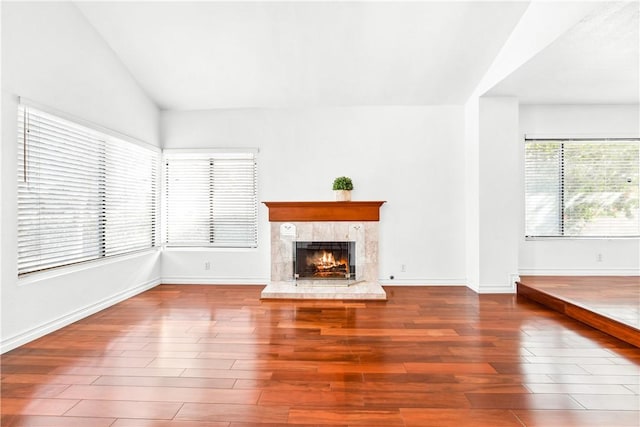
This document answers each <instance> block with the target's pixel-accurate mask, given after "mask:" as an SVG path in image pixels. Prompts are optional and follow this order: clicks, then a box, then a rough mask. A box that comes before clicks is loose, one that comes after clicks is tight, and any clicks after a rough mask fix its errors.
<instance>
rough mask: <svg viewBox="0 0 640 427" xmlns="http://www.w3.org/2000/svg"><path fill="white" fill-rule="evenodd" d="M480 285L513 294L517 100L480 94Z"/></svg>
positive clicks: (516, 227)
mask: <svg viewBox="0 0 640 427" xmlns="http://www.w3.org/2000/svg"><path fill="white" fill-rule="evenodd" d="M479 120H480V124H479V126H480V139H479V173H478V181H479V222H480V224H479V228H480V231H479V263H480V271H479V286H478V291H479V292H482V293H487V292H512V291H514V289H515V288H514V286H515V284H514V281H513V278H514V276H517V273H518V251H517V250H516V248H517V246H518V240H519V238H518V232H519V231H520V229H521V226H520V224H521V223H522V218H521V217H520V215H519V214H520V209H519V208H518V205H519V203H518V201H519V198H520V197H519V190H520V189H521V183H520V176H519V173H518V172H519V170H520V168H519V163H518V145H517V141H518V100H517V98H514V97H481V98H480V112H479Z"/></svg>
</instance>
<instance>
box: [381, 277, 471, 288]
mask: <svg viewBox="0 0 640 427" xmlns="http://www.w3.org/2000/svg"><path fill="white" fill-rule="evenodd" d="M378 283H380V284H381V285H384V286H467V284H466V280H465V279H433V278H431V279H429V278H426V279H393V280H391V279H384V280H378Z"/></svg>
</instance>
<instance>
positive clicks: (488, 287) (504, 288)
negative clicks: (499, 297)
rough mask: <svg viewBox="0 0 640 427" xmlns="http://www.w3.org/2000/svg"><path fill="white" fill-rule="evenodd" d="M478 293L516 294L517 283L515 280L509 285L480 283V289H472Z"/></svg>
mask: <svg viewBox="0 0 640 427" xmlns="http://www.w3.org/2000/svg"><path fill="white" fill-rule="evenodd" d="M472 290H473V291H474V292H476V293H477V294H515V293H516V284H515V282H514V283H513V284H511V286H509V285H508V284H507V285H505V284H492V283H486V284H480V287H479V288H478V289H472Z"/></svg>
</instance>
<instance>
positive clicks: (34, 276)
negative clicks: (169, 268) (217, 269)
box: [18, 246, 162, 286]
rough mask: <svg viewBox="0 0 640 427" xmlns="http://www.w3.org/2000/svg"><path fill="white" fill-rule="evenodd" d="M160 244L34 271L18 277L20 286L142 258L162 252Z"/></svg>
mask: <svg viewBox="0 0 640 427" xmlns="http://www.w3.org/2000/svg"><path fill="white" fill-rule="evenodd" d="M161 250H162V249H161V248H160V247H159V246H157V247H155V248H151V249H145V250H143V251H139V252H135V253H132V254H125V255H116V256H112V257H108V258H100V259H95V260H91V261H86V262H82V263H79V264H74V265H67V266H63V267H56V268H52V269H51V270H46V271H34V272H33V273H27V274H25V275H23V276H19V277H18V286H24V285H29V284H32V283H37V282H41V281H43V280H48V279H53V278H55V277H60V276H65V275H67V274H73V273H77V272H80V271H84V270H89V269H92V268H96V267H102V266H105V265H109V264H115V263H118V262H122V261H126V260H129V259H135V258H140V257H143V256H147V255H150V254H154V253H157V254H159V253H160V252H161Z"/></svg>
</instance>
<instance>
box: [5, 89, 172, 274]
mask: <svg viewBox="0 0 640 427" xmlns="http://www.w3.org/2000/svg"><path fill="white" fill-rule="evenodd" d="M28 110H30V111H33V114H35V115H40V116H41V117H42V118H45V120H50V121H51V123H56V124H59V125H60V126H61V128H60V129H62V131H65V130H71V129H75V130H82V131H83V132H86V134H87V135H90V136H91V138H93V139H94V140H95V141H98V145H96V146H94V147H93V150H94V151H95V152H96V153H98V154H96V156H95V158H93V161H95V162H97V163H98V164H100V165H101V166H100V167H99V168H98V170H97V171H96V177H97V178H96V181H95V182H94V184H93V185H94V186H97V188H98V190H97V191H96V193H95V194H93V195H92V196H91V197H93V198H97V200H99V201H100V205H101V207H100V209H99V211H100V214H98V216H97V217H94V216H93V214H92V215H91V218H93V220H92V221H94V222H95V224H94V225H93V226H92V230H93V231H92V232H94V233H95V234H96V235H97V236H98V238H97V242H89V243H88V245H89V247H92V248H93V249H91V250H90V251H91V252H92V255H91V256H86V257H82V259H79V258H78V257H75V256H71V257H69V256H68V254H67V256H66V257H62V258H63V259H61V260H60V261H59V262H52V261H51V260H50V259H47V258H46V257H45V258H43V259H42V260H39V261H38V262H37V263H35V264H30V263H28V262H27V259H28V258H26V257H25V255H22V256H21V251H23V252H22V254H24V250H25V247H28V245H27V244H26V241H25V239H26V234H23V233H24V231H23V232H22V233H21V232H20V226H21V224H24V221H25V217H24V214H23V215H21V214H20V212H18V213H17V215H16V224H17V227H18V231H17V235H16V251H17V252H16V258H17V264H16V266H17V269H16V273H17V276H18V278H19V279H20V281H21V282H23V281H25V280H26V279H27V278H28V277H33V276H37V277H40V276H42V275H46V276H50V275H58V274H64V273H65V272H67V271H70V270H72V271H73V270H75V269H78V268H85V267H84V266H85V265H89V264H91V263H100V262H105V261H107V260H108V261H109V262H113V260H117V259H118V258H120V257H128V256H132V255H137V254H141V253H144V252H148V251H155V250H157V249H158V248H160V244H159V243H160V240H159V233H158V229H159V225H160V224H159V221H160V174H159V167H160V158H161V150H160V148H158V147H156V146H154V145H151V144H148V143H145V142H142V141H139V140H137V139H135V138H132V137H130V136H128V135H124V134H122V133H119V132H116V131H113V130H111V129H108V128H105V127H102V126H100V125H96V124H94V123H92V122H89V121H87V120H84V119H80V118H77V117H75V116H73V115H70V114H68V113H64V112H60V111H58V110H56V109H53V108H50V107H47V106H43V105H41V104H39V103H36V102H33V101H31V100H29V99H25V98H19V100H18V104H17V108H16V112H17V117H16V124H17V133H18V135H17V137H18V138H17V146H18V153H17V159H18V162H17V176H18V182H17V183H16V190H17V192H18V195H17V198H16V203H17V206H18V209H20V206H21V204H24V203H29V202H30V201H33V200H35V201H36V202H37V203H38V204H39V203H41V201H40V199H41V198H45V199H46V197H48V191H50V190H47V189H46V187H47V186H46V185H44V187H38V188H36V189H34V190H33V195H24V194H23V195H22V196H21V195H20V192H23V193H24V192H25V191H26V192H29V190H28V187H27V184H26V183H27V180H29V179H33V178H32V177H31V176H29V174H30V171H29V167H33V166H34V163H29V150H32V149H34V147H35V146H34V145H33V144H34V142H33V141H28V142H27V146H26V147H25V145H24V144H25V141H24V138H26V137H27V132H26V127H25V125H24V119H25V118H26V117H27V116H26V113H24V114H25V115H23V113H22V111H28ZM30 118H31V119H32V120H35V119H34V118H33V117H32V116H30ZM41 120H42V119H41ZM27 125H28V123H27ZM65 126H66V127H65ZM21 129H22V131H21ZM56 138H57V136H56ZM52 141H53V142H52V143H50V144H51V145H50V146H49V145H48V144H49V143H44V142H40V143H36V144H39V145H40V146H41V147H45V148H44V149H47V147H49V148H50V149H54V148H53V147H55V146H56V144H61V143H62V142H61V141H60V140H56V139H52ZM95 141H94V142H95ZM20 151H22V152H20ZM68 153H73V150H69V151H68ZM25 154H26V157H25ZM123 155H124V157H122V156H123ZM135 155H138V156H140V157H135V159H142V160H141V161H144V162H145V166H148V167H149V169H148V170H145V171H144V172H145V176H144V177H142V181H144V183H145V184H144V189H143V191H144V195H145V196H146V197H147V199H146V204H144V206H143V204H136V205H134V208H135V209H140V206H143V209H142V211H144V214H145V215H146V214H147V213H151V215H150V216H148V215H147V216H148V218H145V221H144V223H142V225H144V226H145V227H149V230H148V232H144V233H141V234H142V235H143V236H142V238H141V239H138V238H137V237H136V238H130V235H129V234H128V231H127V230H134V231H136V230H137V229H138V228H140V224H141V223H140V222H138V221H136V220H135V218H137V217H138V216H140V215H138V216H135V215H134V216H135V218H133V217H131V216H128V215H126V214H125V215H121V216H118V220H122V219H127V220H131V219H132V218H133V219H134V221H125V222H127V224H128V225H125V226H124V227H123V226H122V221H113V220H110V219H109V218H110V216H112V215H113V214H114V213H113V212H114V211H113V208H114V207H115V206H116V204H119V205H120V206H121V207H123V206H124V210H129V209H130V208H131V205H130V204H129V203H130V202H131V200H136V197H137V196H138V195H139V194H138V193H135V194H134V197H130V194H132V193H131V190H130V189H129V186H128V185H126V181H122V178H121V176H118V177H117V178H114V177H113V176H114V172H115V171H116V169H117V168H116V169H113V170H112V169H110V168H109V167H108V163H110V162H112V163H113V162H114V159H116V158H118V157H119V158H121V159H123V158H124V159H128V156H131V157H132V158H134V156H135ZM116 161H117V160H116ZM127 161H128V160H127ZM47 162H53V163H51V164H53V165H54V167H55V169H56V172H54V175H52V176H56V174H59V173H60V171H62V172H63V173H66V172H67V171H65V170H64V169H63V168H60V167H59V164H55V160H54V159H53V158H52V157H47V158H45V159H44V160H43V162H42V163H41V164H42V165H46V163H47ZM25 171H26V173H27V174H28V175H27V180H25V178H24V177H25ZM136 171H137V170H136ZM147 172H148V174H147ZM108 175H112V178H108ZM126 177H127V176H126V175H125V178H126ZM21 178H22V180H21ZM81 178H85V177H82V176H73V175H71V178H70V179H71V180H73V179H81ZM132 179H139V178H137V177H136V178H132ZM42 182H43V183H46V182H48V181H42ZM69 182H70V181H66V180H65V181H63V184H62V185H61V186H60V187H59V188H60V189H64V188H65V185H66V184H68V183H69ZM123 182H124V185H123ZM136 183H137V186H138V187H139V186H140V184H139V183H138V182H137V181H136ZM36 187H37V186H36ZM107 187H109V188H107ZM123 194H124V196H123ZM34 198H35V199H34ZM108 199H109V200H110V201H107V200H108ZM116 199H117V200H118V202H117V203H116V202H115V200H116ZM69 200H70V199H69V198H67V197H65V196H59V197H57V200H56V203H60V205H59V206H69V204H68V201H69ZM56 206H58V205H56ZM109 210H112V211H111V213H109V212H108V211H109ZM61 220H63V221H64V218H62V219H61ZM108 221H111V222H110V223H109V224H108ZM34 230H35V231H34V233H35V234H34V235H35V238H36V239H39V240H40V239H42V236H43V234H42V233H43V231H44V232H46V229H40V228H39V227H36V228H35V229H34ZM114 230H118V232H119V233H114ZM107 234H109V236H107ZM118 234H119V237H118ZM122 236H124V238H123V237H122ZM136 236H138V237H139V236H140V234H136ZM114 237H115V238H114ZM123 242H124V246H123V245H122V243H123ZM83 244H84V242H83ZM109 244H111V247H110V249H109V248H108V246H109ZM61 250H65V247H64V245H63V246H62V247H61ZM28 281H29V280H28Z"/></svg>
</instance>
